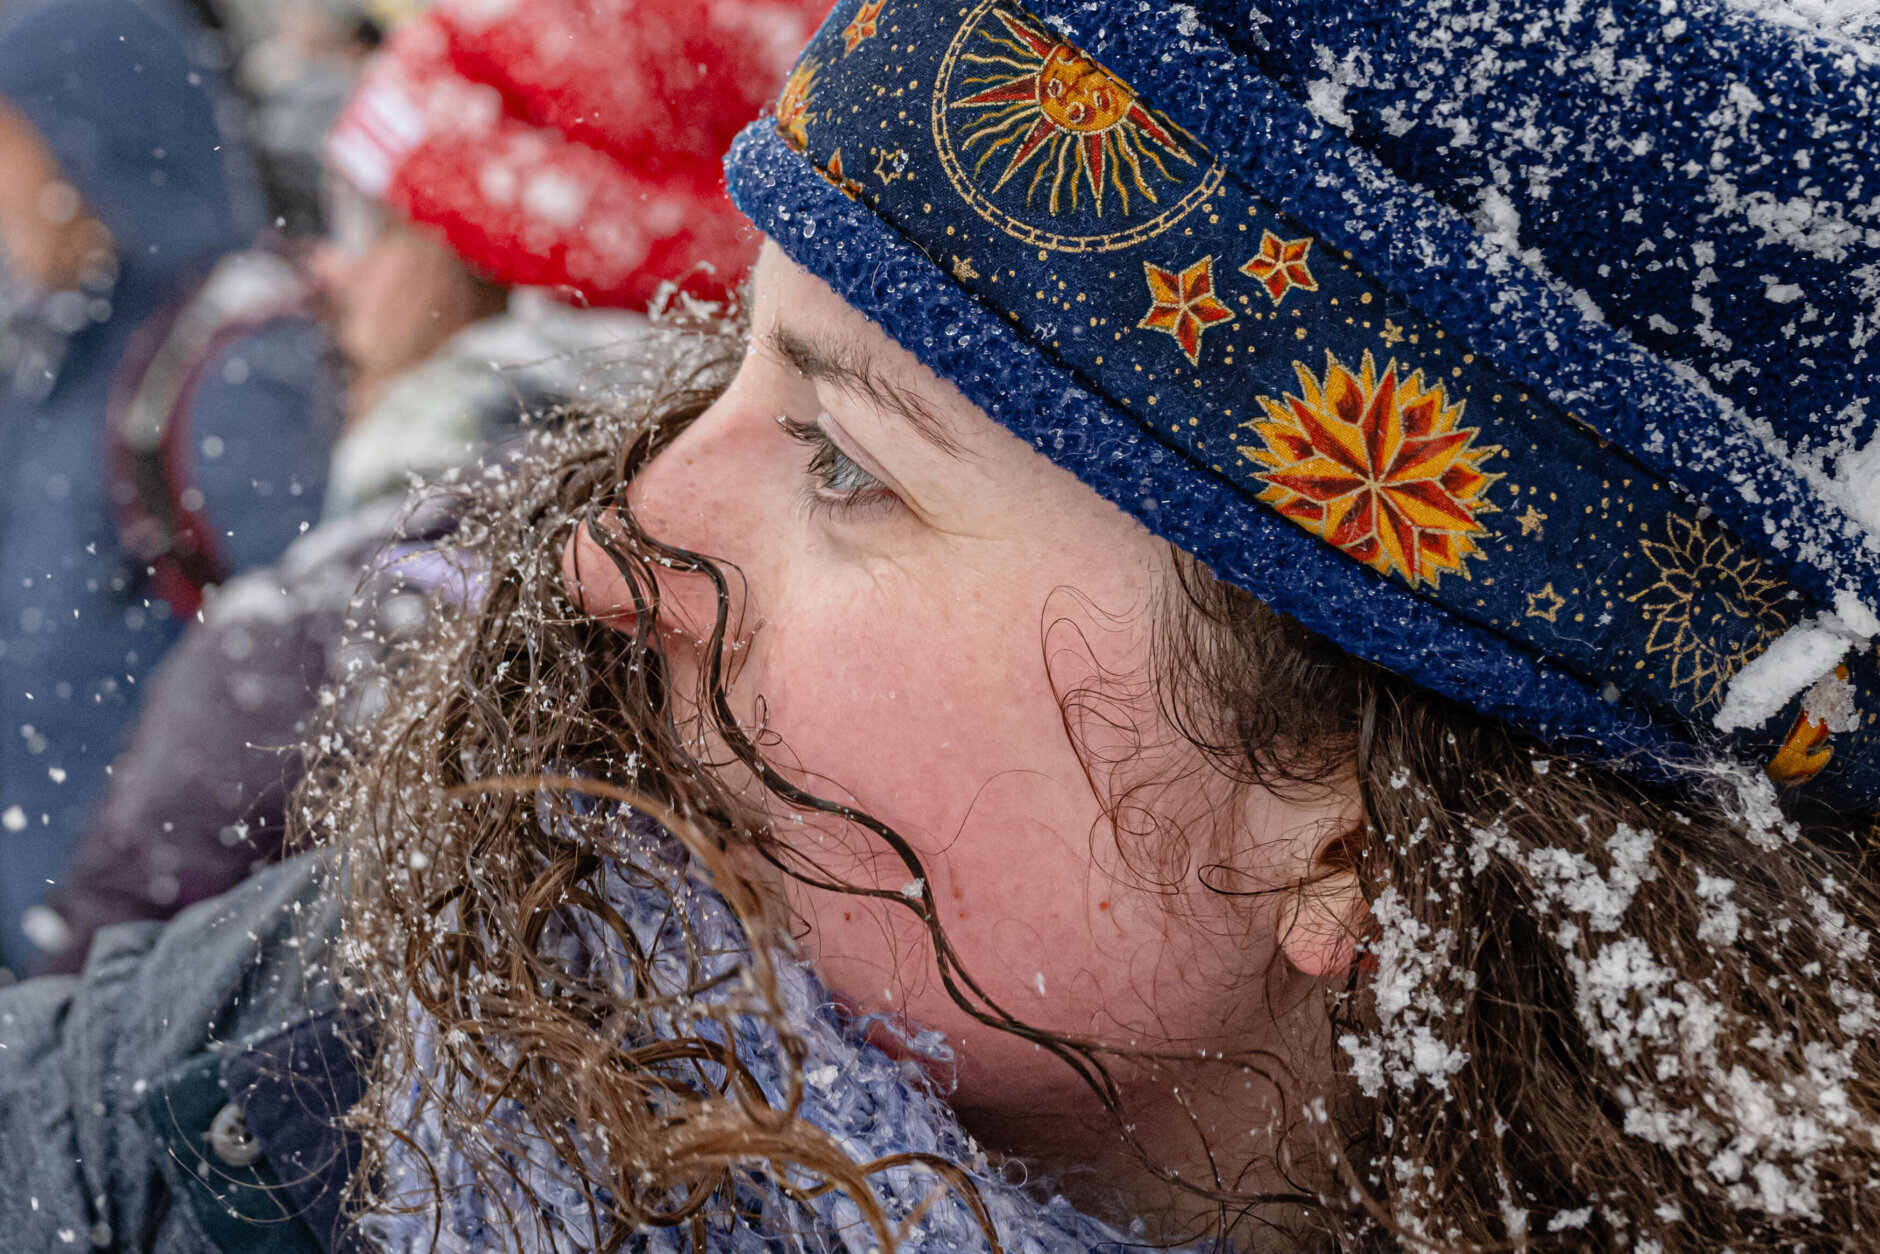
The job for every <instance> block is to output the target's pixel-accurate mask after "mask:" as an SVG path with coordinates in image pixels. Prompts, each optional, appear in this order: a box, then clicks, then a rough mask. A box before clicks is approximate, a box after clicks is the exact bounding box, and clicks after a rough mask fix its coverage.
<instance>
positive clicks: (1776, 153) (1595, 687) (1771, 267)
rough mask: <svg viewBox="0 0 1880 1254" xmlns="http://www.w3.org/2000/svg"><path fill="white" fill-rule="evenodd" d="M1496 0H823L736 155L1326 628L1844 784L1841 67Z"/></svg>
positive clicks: (1690, 9)
mask: <svg viewBox="0 0 1880 1254" xmlns="http://www.w3.org/2000/svg"><path fill="white" fill-rule="evenodd" d="M1493 10H1494V11H1493V16H1492V18H1491V17H1490V16H1488V15H1487V14H1486V13H1485V12H1484V11H1481V9H1480V6H1474V5H1458V4H1449V3H1414V4H1413V3H1408V2H1403V3H1380V2H1379V0H1299V2H1298V3H1296V4H1294V5H1291V6H1289V7H1288V8H1287V17H1286V20H1285V22H1283V23H1282V22H1275V21H1266V20H1265V19H1264V18H1263V17H1262V16H1261V12H1260V10H1259V9H1253V10H1251V11H1250V10H1249V9H1248V8H1247V6H1246V5H1245V4H1244V3H1240V0H1210V2H1208V3H1203V4H1201V5H1199V6H1196V5H1188V4H1178V5H1160V4H1158V5H1147V4H1142V3H1139V2H1138V0H1030V3H1029V7H1021V6H1019V5H1018V4H1017V3H1014V2H1013V0H967V2H966V3H963V4H962V3H957V2H956V0H841V2H840V3H839V4H838V6H837V8H836V11H835V12H834V13H833V14H832V15H831V17H830V18H829V20H828V21H827V22H826V23H825V24H824V26H823V28H822V30H821V31H820V32H819V34H818V35H817V36H816V38H815V39H814V40H813V41H812V42H811V44H810V46H809V48H808V49H807V50H806V52H805V53H804V55H803V57H802V58H801V59H800V60H799V62H798V64H797V66H796V69H795V70H794V71H793V72H792V74H791V76H790V79H789V81H788V83H787V84H786V86H785V89H784V92H783V94H782V96H781V97H780V99H779V101H778V104H777V116H776V119H775V121H774V122H768V121H767V122H764V123H760V124H758V125H755V126H752V127H751V128H749V129H748V130H747V131H746V132H745V134H744V135H743V136H741V137H740V139H739V140H738V142H737V144H736V145H735V146H734V148H733V151H732V154H731V157H730V159H729V162H728V168H729V170H730V174H731V190H732V194H733V196H734V198H736V199H737V201H738V203H739V205H740V207H742V208H743V209H744V210H745V212H747V213H748V214H750V215H751V217H752V218H753V220H754V221H755V222H756V223H757V224H758V225H759V226H760V227H761V228H763V229H764V230H765V231H766V232H767V233H768V234H769V235H770V236H771V237H772V238H773V239H775V240H776V241H777V242H778V243H779V244H780V245H781V246H782V247H783V248H784V250H785V251H786V252H788V253H789V254H790V255H791V256H792V257H793V258H795V259H796V260H797V261H798V262H799V263H800V264H802V265H804V266H805V267H806V268H808V269H809V270H810V271H812V272H813V273H815V274H817V275H818V276H820V277H821V278H823V279H824V280H826V281H827V282H829V283H830V284H831V285H832V286H833V287H834V288H835V290H836V291H837V292H838V293H840V294H841V295H842V296H843V297H844V298H845V299H846V300H847V301H848V302H849V303H850V304H852V305H854V306H855V307H857V308H858V309H860V310H862V311H863V312H865V313H867V314H868V315H869V316H870V317H872V318H874V319H875V320H876V321H877V322H878V323H879V324H880V325H881V326H882V327H883V328H884V329H885V330H886V331H887V332H888V334H889V335H891V336H893V337H894V338H895V339H896V340H898V341H899V342H900V343H901V344H902V345H904V346H906V347H907V348H908V349H909V350H910V351H912V352H913V353H915V355H916V356H918V357H919V358H921V359H922V360H923V361H924V362H926V364H928V365H929V366H930V367H932V368H933V369H934V370H935V371H936V372H937V373H938V374H940V375H941V376H942V377H944V378H946V379H948V380H950V381H952V382H953V383H954V384H955V385H956V386H958V387H959V388H960V389H961V391H962V392H963V393H964V394H965V395H967V396H968V397H969V398H971V399H972V400H973V401H974V402H975V403H977V404H978V405H980V406H981V407H982V408H984V409H985V410H986V411H987V412H988V413H990V414H991V415H992V416H993V417H994V418H995V419H997V420H998V421H1000V422H1002V423H1004V424H1005V425H1006V426H1008V427H1009V428H1011V429H1012V430H1013V431H1014V432H1016V433H1017V434H1019V435H1020V436H1021V437H1022V438H1025V439H1027V440H1029V441H1031V442H1032V444H1033V446H1034V447H1036V448H1037V449H1038V450H1039V451H1040V452H1042V453H1044V454H1045V455H1047V456H1049V457H1051V458H1052V459H1053V460H1054V461H1056V462H1058V463H1059V464H1061V465H1063V466H1065V467H1067V468H1068V469H1070V470H1072V471H1073V472H1075V473H1077V474H1078V475H1079V476H1080V477H1081V478H1083V479H1084V481H1085V482H1086V483H1088V484H1090V485H1091V486H1092V487H1093V488H1095V489H1096V490H1097V491H1099V492H1100V493H1102V494H1103V495H1105V496H1106V497H1108V498H1109V499H1110V500H1112V501H1114V502H1115V503H1116V504H1117V505H1118V506H1119V507H1121V508H1122V509H1124V510H1125V511H1126V512H1128V513H1130V514H1132V515H1133V516H1135V517H1136V518H1138V519H1140V520H1141V521H1142V522H1143V523H1144V524H1145V525H1147V526H1148V527H1149V528H1150V529H1151V530H1153V531H1155V532H1156V533H1158V534H1160V535H1162V536H1164V537H1166V538H1167V539H1169V540H1171V541H1173V542H1175V543H1177V544H1179V545H1181V546H1182V547H1183V548H1185V549H1187V550H1189V551H1190V552H1192V553H1194V554H1196V555H1197V556H1198V557H1200V558H1201V559H1202V560H1204V561H1206V562H1208V563H1209V564H1210V565H1211V566H1212V567H1213V569H1214V570H1215V571H1216V572H1217V573H1218V574H1219V575H1221V576H1222V577H1223V578H1225V579H1228V580H1231V581H1232V582H1234V583H1236V584H1239V585H1240V586H1241V587H1244V588H1246V589H1247V590H1248V591H1250V592H1252V593H1253V594H1254V595H1256V596H1258V597H1260V598H1261V599H1262V600H1264V601H1266V602H1268V603H1269V604H1271V605H1273V606H1274V607H1275V608H1277V609H1280V610H1282V611H1284V612H1286V613H1289V614H1291V615H1293V616H1294V617H1295V618H1297V619H1298V620H1300V621H1301V622H1302V623H1304V624H1305V625H1306V626H1308V627H1311V628H1312V629H1314V630H1316V631H1318V632H1320V633H1322V634H1324V635H1325V636H1327V637H1329V638H1331V639H1332V640H1334V641H1336V642H1338V643H1339V644H1340V645H1342V646H1343V647H1345V648H1346V649H1348V650H1350V651H1351V652H1352V653H1354V654H1356V655H1358V656H1360V657H1364V658H1367V659H1370V660H1372V661H1374V662H1377V663H1379V664H1380V665H1383V666H1386V667H1388V668H1390V669H1392V670H1394V671H1397V672H1398V673H1400V674H1403V675H1406V676H1408V677H1410V678H1412V679H1414V680H1416V681H1417V682H1419V683H1421V684H1423V685H1425V686H1427V687H1428V688H1430V689H1431V690H1433V691H1435V692H1438V693H1441V694H1443V695H1445V696H1448V697H1451V698H1453V699H1456V700H1458V701H1461V702H1463V703H1466V704H1468V705H1471V706H1473V707H1474V708H1476V709H1478V710H1480V711H1481V712H1483V713H1485V714H1488V715H1490V716H1493V717H1497V718H1501V719H1504V720H1506V721H1508V722H1510V723H1512V724H1514V725H1517V726H1520V727H1523V728H1526V729H1528V730H1530V731H1532V732H1534V733H1535V734H1537V735H1538V736H1540V737H1541V738H1542V739H1543V740H1545V741H1547V742H1550V743H1552V744H1555V745H1558V746H1560V747H1562V748H1566V749H1570V750H1572V751H1576V752H1582V753H1588V754H1592V755H1596V756H1599V757H1602V758H1605V759H1607V760H1611V761H1614V762H1616V763H1619V764H1620V765H1622V766H1626V767H1628V768H1629V769H1633V770H1635V771H1637V772H1639V773H1641V774H1644V775H1658V776H1660V777H1662V776H1663V775H1665V774H1666V773H1667V772H1668V771H1669V770H1674V769H1676V765H1675V764H1678V763H1688V762H1692V761H1695V760H1697V758H1698V757H1699V756H1700V754H1702V753H1716V752H1721V753H1724V754H1728V755H1732V756H1735V757H1737V758H1739V759H1740V760H1744V761H1748V762H1754V763H1756V764H1757V765H1760V766H1762V767H1764V768H1765V769H1767V770H1768V771H1769V773H1770V774H1771V775H1772V776H1773V777H1775V778H1776V779H1778V780H1779V781H1781V782H1783V783H1785V784H1790V785H1792V786H1796V787H1807V788H1808V789H1810V790H1811V791H1812V794H1813V795H1814V796H1816V797H1818V798H1820V799H1822V800H1824V801H1826V802H1829V803H1831V804H1836V805H1843V806H1848V807H1859V808H1872V807H1874V806H1875V805H1876V804H1880V735H1877V734H1876V727H1875V717H1876V713H1880V665H1876V660H1875V653H1874V649H1873V647H1872V645H1873V639H1874V637H1875V636H1876V635H1880V620H1877V619H1876V617H1875V615H1874V613H1873V611H1872V607H1874V606H1880V541H1877V540H1876V538H1875V536H1874V534H1873V533H1872V532H1871V531H1870V530H1869V529H1868V528H1867V527H1866V526H1864V525H1863V521H1865V520H1867V519H1869V518H1872V517H1874V515H1875V513H1876V511H1873V510H1871V509H1870V508H1869V498H1868V497H1866V496H1864V495H1862V494H1861V491H1860V490H1861V489H1863V488H1864V489H1865V490H1866V491H1867V492H1872V491H1873V490H1874V489H1873V486H1872V481H1873V474H1872V473H1871V472H1870V471H1869V470H1868V469H1867V467H1868V466H1869V464H1870V463H1874V462H1877V461H1880V455H1877V454H1880V446H1877V445H1875V444H1873V443H1872V441H1873V439H1874V434H1873V431H1872V427H1873V424H1874V422H1875V421H1876V420H1880V406H1873V405H1871V404H1870V398H1871V399H1872V400H1880V396H1877V395H1876V386H1875V385H1876V382H1877V380H1876V374H1877V373H1880V371H1877V370H1876V366H1877V364H1880V358H1876V357H1875V352H1876V351H1880V202H1876V201H1873V200H1872V197H1873V195H1874V194H1875V192H1876V190H1880V134H1876V131H1877V130H1880V126H1877V125H1876V123H1877V122H1880V117H1877V116H1876V110H1880V68H1877V67H1880V58H1876V57H1875V56H1873V55H1872V53H1871V50H1870V49H1866V48H1863V47H1861V46H1859V45H1857V44H1854V43H1850V42H1846V41H1829V40H1825V39H1821V38H1818V37H1816V36H1813V35H1810V34H1808V33H1805V32H1801V31H1798V30H1796V29H1793V28H1791V27H1787V26H1782V25H1778V24H1776V23H1773V22H1770V21H1768V20H1766V19H1764V18H1761V17H1758V16H1756V15H1755V14H1753V13H1751V12H1748V11H1746V10H1743V9H1738V8H1734V7H1731V6H1729V5H1726V4H1721V3H1715V2H1712V0H1701V2H1700V0H1609V2H1608V3H1604V4H1601V5H1599V6H1577V5H1575V6H1561V5H1559V4H1557V3H1555V2H1554V0H1503V2H1502V3H1500V4H1498V5H1496V6H1493ZM1250 13H1251V18H1250V16H1249V14H1250ZM891 29H892V30H893V31H894V32H896V33H895V36H894V38H886V37H884V36H885V35H886V33H887V32H889V31H890V30H891ZM910 84H911V85H912V86H909V85H910ZM884 88H885V89H886V90H884Z"/></svg>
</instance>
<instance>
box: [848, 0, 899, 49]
mask: <svg viewBox="0 0 1880 1254" xmlns="http://www.w3.org/2000/svg"><path fill="white" fill-rule="evenodd" d="M887 3H888V0H866V2H865V3H864V4H863V5H862V7H861V8H860V9H858V10H856V13H855V20H854V21H853V22H850V23H849V24H848V25H847V26H845V27H844V28H843V30H842V55H843V56H845V57H846V56H847V55H849V53H851V52H854V51H855V50H856V49H857V48H859V47H861V46H862V45H863V44H864V43H865V42H867V41H868V40H870V39H873V38H874V37H875V33H876V32H875V22H876V20H877V19H878V18H880V17H881V10H882V6H884V5H886V4H887Z"/></svg>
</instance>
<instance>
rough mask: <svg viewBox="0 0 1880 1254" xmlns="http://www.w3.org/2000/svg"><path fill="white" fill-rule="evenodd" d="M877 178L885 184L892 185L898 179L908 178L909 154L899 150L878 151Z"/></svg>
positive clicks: (881, 149)
mask: <svg viewBox="0 0 1880 1254" xmlns="http://www.w3.org/2000/svg"><path fill="white" fill-rule="evenodd" d="M875 177H876V178H878V179H880V180H881V181H882V182H884V183H892V182H894V180H896V179H899V178H906V177H907V153H905V152H903V151H902V150H901V149H899V148H896V149H894V150H893V151H889V150H888V149H886V148H878V149H876V150H875Z"/></svg>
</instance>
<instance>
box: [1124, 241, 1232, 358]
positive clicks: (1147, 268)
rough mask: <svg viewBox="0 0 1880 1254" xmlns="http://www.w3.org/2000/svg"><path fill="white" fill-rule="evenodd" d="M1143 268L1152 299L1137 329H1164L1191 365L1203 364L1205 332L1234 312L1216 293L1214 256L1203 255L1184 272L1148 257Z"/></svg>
mask: <svg viewBox="0 0 1880 1254" xmlns="http://www.w3.org/2000/svg"><path fill="white" fill-rule="evenodd" d="M1142 272H1143V277H1144V278H1146V279H1147V280H1148V282H1149V299H1150V301H1151V302H1152V303H1151V304H1150V306H1149V312H1148V313H1146V314H1144V315H1143V316H1142V321H1141V322H1138V323H1137V324H1136V327H1137V329H1138V330H1143V331H1160V332H1162V333H1163V334H1165V335H1167V336H1169V337H1170V338H1172V339H1173V340H1174V341H1175V342H1176V343H1177V344H1179V345H1181V350H1182V353H1183V354H1184V355H1185V356H1186V357H1187V358H1188V363H1189V364H1190V365H1194V366H1198V365H1200V364H1201V333H1202V332H1203V331H1205V330H1207V329H1208V328H1209V327H1211V326H1213V325H1214V324H1215V323H1217V322H1228V321H1231V320H1232V319H1233V316H1234V311H1233V310H1231V309H1229V308H1228V307H1227V306H1226V305H1223V304H1222V303H1221V302H1220V300H1219V298H1217V297H1216V296H1215V295H1214V258H1213V256H1211V255H1210V256H1207V257H1203V258H1202V259H1201V260H1200V261H1197V262H1195V264H1194V265H1192V266H1189V267H1188V268H1187V269H1186V270H1183V271H1181V272H1180V273H1177V272H1176V271H1173V270H1164V269H1163V268H1162V267H1160V266H1157V265H1152V264H1150V263H1149V262H1147V261H1145V262H1143V263H1142Z"/></svg>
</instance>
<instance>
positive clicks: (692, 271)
mask: <svg viewBox="0 0 1880 1254" xmlns="http://www.w3.org/2000/svg"><path fill="white" fill-rule="evenodd" d="M827 7H828V0H710V3H703V4H701V3H696V2H693V0H658V2H651V0H643V2H640V3H633V2H631V0H610V2H607V3H598V4H583V3H576V2H575V0H529V2H527V3H523V2H521V0H446V2H445V3H442V4H439V5H437V6H435V7H433V8H432V9H431V10H430V11H428V12H427V13H426V14H425V15H424V16H423V17H421V18H419V19H418V20H416V21H414V22H413V23H411V24H410V25H409V26H407V27H405V28H404V29H402V30H400V31H399V32H397V34H396V35H395V36H394V37H393V39H392V40H391V41H390V43H389V45H388V46H387V48H386V50H385V51H384V52H383V53H381V54H380V56H379V57H378V58H377V59H376V60H375V62H374V63H373V65H372V66H371V68H370V69H369V70H368V71H367V74H366V78H365V81H364V82H363V84H362V85H361V87H360V89H359V91H358V92H357V93H356V94H355V95H354V98H353V100H352V101H351V103H350V104H348V106H347V108H346V110H345V112H344V113H343V114H342V115H341V117H340V119H339V121H338V123H337V124H336V125H335V127H334V129H333V132H332V134H331V136H330V137H329V139H328V144H327V150H328V155H329V157H330V159H331V160H332V162H333V165H334V166H335V168H336V169H338V170H339V171H340V172H341V173H342V174H343V175H345V177H346V178H348V179H349V180H351V181H352V182H353V183H355V184H357V185H358V187H359V188H360V190H362V191H364V192H366V193H367V194H368V195H371V196H374V197H379V198H382V199H383V200H384V201H385V202H386V203H387V204H389V205H391V206H392V207H393V208H395V209H397V210H398V211H399V212H400V213H403V214H404V215H405V216H407V217H408V218H410V219H411V220H412V221H414V222H418V223H422V224H425V225H428V226H431V227H433V228H435V229H437V230H439V231H441V232H442V233H443V234H444V235H445V237H446V238H448V239H449V241H450V243H451V245H452V247H453V248H455V249H456V250H457V252H458V253H459V254H460V255H461V256H463V257H464V258H465V259H466V260H468V261H469V262H470V263H471V264H472V265H474V266H476V267H477V268H478V269H479V270H481V271H482V272H483V273H484V274H486V275H487V276H488V277H490V278H491V279H493V280H495V281H497V282H500V283H504V284H510V285H519V286H531V287H548V288H559V289H564V295H565V296H566V298H567V299H569V300H571V301H573V302H574V303H577V304H585V305H595V306H617V307H624V308H632V309H644V308H646V307H647V306H648V305H649V304H650V303H651V302H653V301H654V300H655V299H657V298H658V297H659V296H660V294H661V292H662V290H663V289H664V287H665V285H667V284H676V285H678V287H679V288H680V290H682V291H685V292H686V293H688V294H691V295H694V296H697V297H700V298H702V299H708V300H724V299H726V298H727V297H728V296H729V295H730V294H731V292H732V291H733V289H734V288H735V287H736V284H737V282H738V280H739V279H740V278H741V277H742V275H743V272H744V270H745V269H746V268H747V267H748V266H749V264H750V262H751V259H752V258H753V257H754V256H755V253H756V244H755V241H754V239H753V238H752V236H751V234H750V230H749V227H748V226H747V225H746V224H745V223H744V222H743V220H742V219H741V218H739V216H738V215H737V213H736V211H735V210H734V209H732V207H731V205H730V203H729V202H728V201H727V200H726V199H725V195H724V182H723V174H722V171H721V170H720V168H719V159H720V157H721V156H722V155H723V153H724V151H725V149H726V147H727V146H728V145H729V143H730V141H731V138H732V137H733V136H734V135H735V134H736V133H737V131H738V128H740V127H741V126H743V125H744V124H745V123H746V122H748V121H750V120H751V119H752V118H753V117H755V116H756V115H757V113H758V111H759V109H760V108H761V107H762V105H763V104H764V102H765V101H767V100H768V99H769V98H770V96H771V95H772V94H773V93H774V92H775V91H776V89H777V87H778V86H779V84H781V82H782V81H783V76H784V71H785V70H786V69H787V68H788V66H789V62H790V58H791V56H792V54H793V53H794V51H795V50H796V48H797V47H798V46H799V45H800V44H801V43H802V41H803V39H804V38H805V37H806V36H807V35H808V33H809V31H810V29H811V28H812V27H813V25H814V23H815V21H816V19H817V18H819V17H820V16H821V15H822V14H823V12H825V11H826V9H827Z"/></svg>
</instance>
